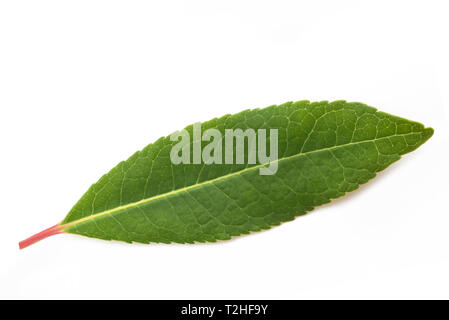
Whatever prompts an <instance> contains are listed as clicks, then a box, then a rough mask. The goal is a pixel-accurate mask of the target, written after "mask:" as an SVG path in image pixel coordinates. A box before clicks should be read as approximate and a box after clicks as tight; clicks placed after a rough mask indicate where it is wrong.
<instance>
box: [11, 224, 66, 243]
mask: <svg viewBox="0 0 449 320" xmlns="http://www.w3.org/2000/svg"><path fill="white" fill-rule="evenodd" d="M62 229H63V226H61V225H60V224H57V225H54V226H53V227H50V228H48V229H45V230H44V231H41V232H39V233H36V234H35V235H33V236H31V237H29V238H28V239H25V240H23V241H20V242H19V249H24V248H26V247H28V246H31V245H32V244H33V243H36V242H38V241H40V240H42V239H45V238H48V237H50V236H53V235H55V234H58V233H62Z"/></svg>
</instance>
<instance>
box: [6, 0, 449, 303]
mask: <svg viewBox="0 0 449 320" xmlns="http://www.w3.org/2000/svg"><path fill="white" fill-rule="evenodd" d="M448 12H449V8H448V4H447V1H379V0H376V1H260V0H258V1H242V0H239V1H229V0H227V1H210V0H205V1H195V0H189V1H157V2H156V1H153V2H150V1H110V0H108V1H92V0H88V1H1V2H0V108H1V109H0V110H1V113H0V141H1V158H0V174H1V176H0V195H1V196H0V197H1V207H0V215H1V223H0V226H1V232H0V298H44V299H46V298H64V299H65V298H139V299H140V298H149V299H169V298H177V299H181V298H183V299H197V298H201V299H206V298H207V299H214V298H222V299H228V298H233V299H240V298H247V299H251V298H254V299H278V298H283V299H314V298H325V299H330V298H343V299H349V298H362V299H367V298H375V299H378V298H387V299H394V298H446V299H447V298H449V274H448V270H449V250H448V244H449V212H448V209H447V207H448V205H447V203H448V195H449V194H448V186H447V183H448V181H449V174H448V166H447V164H448V159H447V158H448V155H449V152H448V142H449V132H448V124H449V118H448V117H449V115H448V111H449V108H448V107H449V94H448V88H449V63H448V57H449V50H448V49H449V47H448V31H449V22H448V21H449V20H448V18H447V17H448ZM302 99H308V100H312V101H316V100H335V99H346V100H348V101H361V102H365V103H367V104H369V105H372V106H375V107H377V108H379V109H380V110H382V111H385V112H388V113H391V114H394V115H399V116H402V117H405V118H408V119H411V120H416V121H420V122H422V123H424V124H425V125H427V126H432V127H433V128H435V135H434V137H433V138H431V139H430V140H429V141H428V142H427V143H426V144H425V145H423V146H422V147H421V148H419V149H418V150H417V151H415V152H413V153H411V154H408V155H406V156H405V157H404V158H403V159H402V160H400V161H399V162H397V163H395V164H394V165H393V166H391V167H390V168H388V169H387V170H386V171H384V172H383V173H382V174H380V175H379V177H378V178H377V179H375V180H374V181H372V182H371V183H369V184H368V185H365V186H363V187H362V188H361V189H360V190H358V191H356V192H354V193H353V194H351V195H349V196H347V197H346V198H344V199H341V200H337V201H335V202H334V203H332V204H330V205H326V206H323V207H321V208H318V209H316V210H315V211H314V212H313V213H311V214H309V215H306V216H303V217H300V218H297V219H296V220H295V221H293V222H289V223H285V224H283V225H282V226H280V227H276V228H274V229H272V230H270V231H265V232H260V233H256V234H253V235H250V236H244V237H240V238H236V239H234V240H232V241H228V242H221V243H218V244H199V245H154V244H152V245H139V244H134V245H129V244H124V243H119V242H107V241H101V240H96V239H88V238H84V237H80V236H76V235H57V236H54V237H51V238H49V239H46V240H44V241H42V242H40V243H38V244H35V245H33V246H32V247H29V248H27V249H25V250H20V251H19V249H18V245H17V243H18V241H20V240H23V239H24V238H26V237H28V236H30V235H32V234H33V233H35V232H38V231H40V230H42V229H44V228H47V227H49V226H52V225H54V224H56V223H58V222H59V221H61V220H62V219H63V217H64V216H65V214H66V213H67V212H68V211H69V210H70V208H71V206H72V205H73V204H74V203H75V202H76V201H77V200H78V199H79V198H80V197H81V195H82V194H83V193H84V192H85V191H86V190H87V189H88V187H89V186H90V185H91V184H92V183H93V182H95V181H96V180H97V179H98V178H99V177H100V176H101V175H103V174H104V173H106V172H107V171H109V169H110V168H112V167H113V166H114V165H116V164H117V163H118V162H119V161H121V160H124V159H126V158H128V157H129V156H130V155H131V154H132V153H134V152H135V151H136V150H138V149H141V148H143V147H144V146H145V145H147V144H148V143H150V142H153V141H155V140H156V139H157V138H159V137H160V136H163V135H167V134H169V133H171V132H173V131H175V130H177V129H181V128H183V127H185V126H186V125H188V124H191V123H194V122H197V121H205V120H209V119H211V118H213V117H216V116H221V115H224V114H226V113H235V112H239V111H241V110H243V109H246V108H253V107H265V106H268V105H271V104H279V103H283V102H286V101H292V100H302Z"/></svg>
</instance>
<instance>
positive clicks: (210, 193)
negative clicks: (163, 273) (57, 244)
mask: <svg viewBox="0 0 449 320" xmlns="http://www.w3.org/2000/svg"><path fill="white" fill-rule="evenodd" d="M210 128H215V129H218V130H219V131H220V133H221V134H222V135H223V137H224V136H225V129H236V128H240V129H243V130H245V129H247V128H253V129H255V130H256V131H257V129H278V160H275V161H276V162H277V165H278V168H277V172H276V173H275V174H273V175H261V174H260V171H259V169H260V168H261V167H267V166H268V165H269V163H265V164H260V163H255V164H248V163H244V164H209V165H206V164H204V163H201V164H183V163H181V164H177V165H175V164H173V163H172V161H171V159H170V152H171V149H172V147H173V146H174V145H176V144H177V142H176V141H171V139H170V136H167V137H164V138H160V139H159V140H157V141H156V142H155V143H152V144H150V145H148V146H147V147H145V148H144V149H143V150H142V151H138V152H136V153H135V154H134V155H132V156H131V157H130V158H129V159H128V160H126V161H123V162H121V163H119V164H118V165H117V166H116V167H115V168H113V169H112V170H111V171H109V172H108V173H107V174H105V175H104V176H103V177H101V179H100V180H99V181H98V182H97V183H95V184H94V185H92V186H91V187H90V188H89V190H88V191H87V192H86V193H85V194H84V195H83V197H82V198H81V199H80V200H79V201H78V202H77V203H76V204H75V206H74V207H73V208H72V210H70V212H69V213H68V215H67V216H66V217H65V219H64V220H63V221H62V222H61V223H60V224H58V225H56V226H54V227H52V228H50V229H47V230H44V231H43V232H42V233H39V234H37V235H35V236H33V237H31V238H29V239H27V240H25V241H23V242H21V243H20V247H26V246H28V245H30V244H32V243H34V242H36V241H38V240H40V239H42V238H45V237H47V236H49V235H53V234H56V233H61V232H67V233H74V234H79V235H83V236H88V237H94V238H100V239H105V240H120V241H126V242H141V243H151V242H154V243H158V242H162V243H171V242H177V243H194V242H207V241H217V240H227V239H230V238H231V237H234V236H239V235H242V234H248V233H250V232H255V231H259V230H263V229H269V228H271V227H272V226H276V225H279V224H281V223H282V222H285V221H290V220H293V219H294V218H295V217H297V216H300V215H303V214H305V213H307V212H309V211H311V210H313V209H314V208H315V207H317V206H319V205H322V204H325V203H328V202H330V201H331V200H332V199H335V198H338V197H341V196H343V195H345V194H346V193H347V192H349V191H353V190H355V189H357V188H358V187H359V186H360V185H361V184H363V183H366V182H367V181H369V180H370V179H372V178H374V177H375V176H376V173H377V172H379V171H381V170H383V169H385V168H386V167H388V166H389V165H390V164H392V163H393V162H395V161H397V160H399V159H400V157H401V155H403V154H405V153H408V152H411V151H413V150H414V149H416V148H418V147H419V146H420V145H421V144H423V143H424V142H425V141H426V140H427V139H429V138H430V137H431V136H432V134H433V129H432V128H424V126H423V125H422V124H420V123H417V122H413V121H409V120H406V119H403V118H399V117H395V116H392V115H389V114H387V113H383V112H380V111H376V109H374V108H372V107H369V106H366V105H364V104H362V103H348V102H345V101H335V102H332V103H328V102H326V101H324V102H314V103H310V102H308V101H299V102H294V103H293V102H288V103H285V104H283V105H280V106H270V107H268V108H264V109H254V110H246V111H243V112H241V113H238V114H235V115H225V116H223V117H221V118H216V119H213V120H210V121H208V122H204V123H202V130H203V131H204V130H206V129H210ZM186 130H187V132H189V134H190V135H192V134H193V132H192V131H193V126H189V127H187V128H186ZM221 142H222V143H224V138H223V140H222V141H221ZM208 143H209V142H205V141H203V142H202V148H204V147H205V146H206V145H207V144H208ZM270 143H271V142H270ZM189 147H190V151H191V153H192V152H193V151H194V150H193V149H194V148H193V143H190V146H189ZM267 148H268V147H267ZM234 151H235V148H234ZM245 152H246V153H245V159H247V157H248V152H247V151H245ZM223 157H224V155H223ZM246 162H248V161H246Z"/></svg>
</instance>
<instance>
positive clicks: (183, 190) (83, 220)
mask: <svg viewBox="0 0 449 320" xmlns="http://www.w3.org/2000/svg"><path fill="white" fill-rule="evenodd" d="M425 130H426V128H423V130H422V131H421V132H409V133H405V134H394V135H391V136H386V137H381V138H374V139H370V140H362V141H357V142H350V143H346V144H341V145H338V146H333V147H327V148H322V149H317V150H312V151H308V152H303V153H297V154H294V155H291V156H288V157H283V158H280V159H276V160H274V161H270V162H266V163H263V164H259V165H256V166H252V167H249V168H245V169H243V170H240V171H236V172H232V173H229V174H226V175H223V176H220V177H217V178H214V179H211V180H207V181H203V182H201V183H196V184H192V185H190V186H187V187H183V188H180V189H176V190H172V191H169V192H166V193H162V194H158V195H156V196H153V197H149V198H145V199H142V200H139V201H136V202H131V203H128V204H125V205H122V206H118V207H116V208H113V209H110V210H106V211H103V212H99V213H96V214H92V215H90V216H87V217H84V218H81V219H78V220H74V221H71V222H68V223H65V224H62V225H61V227H63V228H62V229H61V230H62V231H65V229H68V228H71V227H73V226H75V225H77V224H80V223H84V222H88V221H90V220H94V219H96V218H100V217H103V216H106V215H109V214H113V213H116V212H120V211H123V210H126V209H130V208H133V207H138V206H140V205H142V204H146V203H149V202H151V201H155V200H159V199H162V198H165V197H169V196H171V195H175V194H178V193H181V192H185V191H188V190H191V189H195V188H200V187H202V186H205V185H208V184H213V183H215V182H217V181H220V180H225V179H227V178H230V177H233V176H237V175H240V174H243V173H245V172H248V171H250V170H257V169H260V168H263V167H265V166H268V165H269V164H270V163H274V162H280V161H283V160H288V159H291V158H295V157H302V156H307V155H309V154H313V153H316V152H321V151H331V150H335V149H338V148H344V147H348V146H351V145H357V144H361V143H364V142H374V141H379V140H382V139H388V138H392V137H404V136H407V135H411V134H417V133H422V132H424V131H425ZM376 148H377V146H376Z"/></svg>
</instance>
